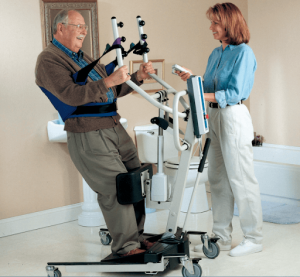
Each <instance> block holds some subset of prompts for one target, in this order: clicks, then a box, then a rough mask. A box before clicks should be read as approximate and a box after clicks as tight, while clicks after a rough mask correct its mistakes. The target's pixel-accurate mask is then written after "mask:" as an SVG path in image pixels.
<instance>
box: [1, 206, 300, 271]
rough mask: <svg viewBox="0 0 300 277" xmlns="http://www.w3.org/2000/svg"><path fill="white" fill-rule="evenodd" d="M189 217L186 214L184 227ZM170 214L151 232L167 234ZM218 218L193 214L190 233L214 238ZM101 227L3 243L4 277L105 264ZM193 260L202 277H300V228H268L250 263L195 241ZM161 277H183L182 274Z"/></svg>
mask: <svg viewBox="0 0 300 277" xmlns="http://www.w3.org/2000/svg"><path fill="white" fill-rule="evenodd" d="M184 217H185V213H181V215H180V220H179V224H180V226H182V224H183V221H184ZM167 218H168V211H157V212H155V213H152V214H148V215H147V220H146V226H145V230H146V232H149V233H163V232H164V231H165V224H166V220H167ZM211 227H212V214H211V211H207V212H204V213H199V214H192V215H191V217H190V219H189V222H188V230H198V231H200V230H201V231H208V233H210V232H211ZM233 227H234V231H233V243H232V246H233V247H234V246H236V245H238V244H239V243H240V242H241V241H242V239H243V236H242V232H241V229H240V226H239V220H238V217H234V219H233ZM98 231H99V228H98V227H81V226H79V225H78V224H77V221H73V222H68V223H65V224H60V225H55V226H52V227H48V228H43V229H39V230H35V231H31V232H26V233H22V234H18V235H13V236H9V237H4V238H0V276H47V274H46V271H45V266H46V264H47V262H74V261H82V262H84V261H93V262H96V261H99V260H100V259H102V258H104V257H105V256H107V255H108V254H109V252H110V247H109V246H103V245H101V243H100V239H99V234H98ZM190 240H191V248H190V249H191V257H201V258H202V260H201V261H200V265H201V267H202V270H203V274H202V276H300V224H294V225H277V224H272V223H267V222H264V249H263V252H261V253H256V254H252V255H249V256H244V257H230V256H229V255H228V253H229V251H221V253H220V255H219V256H218V257H217V258H216V259H213V260H211V259H208V258H206V257H205V256H204V254H203V253H196V252H193V251H192V250H193V248H194V246H195V245H196V244H199V243H200V237H198V236H190ZM59 270H60V271H61V272H62V276H125V275H126V276H147V275H145V274H144V273H141V274H140V273H67V272H66V271H65V268H64V267H59ZM158 276H182V274H181V266H179V267H178V269H177V270H173V271H166V272H163V273H159V274H158Z"/></svg>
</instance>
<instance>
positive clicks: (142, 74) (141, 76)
mask: <svg viewBox="0 0 300 277" xmlns="http://www.w3.org/2000/svg"><path fill="white" fill-rule="evenodd" d="M148 73H152V74H153V73H155V70H154V68H153V66H152V62H147V63H142V64H141V65H140V68H139V70H138V71H137V75H136V78H137V80H138V81H139V82H140V81H142V80H145V79H151V77H150V76H149V75H148Z"/></svg>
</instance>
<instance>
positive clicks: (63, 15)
mask: <svg viewBox="0 0 300 277" xmlns="http://www.w3.org/2000/svg"><path fill="white" fill-rule="evenodd" d="M70 11H74V12H77V13H80V12H79V11H76V10H68V9H65V10H61V11H60V12H59V13H58V14H57V15H56V16H55V18H54V20H53V24H52V30H53V35H55V34H56V32H57V24H58V23H68V20H69V18H68V14H69V12H70Z"/></svg>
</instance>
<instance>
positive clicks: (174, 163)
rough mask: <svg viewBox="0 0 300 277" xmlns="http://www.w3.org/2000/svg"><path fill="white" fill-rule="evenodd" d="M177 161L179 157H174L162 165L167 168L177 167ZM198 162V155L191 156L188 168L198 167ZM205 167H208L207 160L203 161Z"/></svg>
mask: <svg viewBox="0 0 300 277" xmlns="http://www.w3.org/2000/svg"><path fill="white" fill-rule="evenodd" d="M179 162H180V157H174V158H171V159H168V160H167V161H166V162H165V163H164V165H165V167H167V168H172V169H178V167H179ZM199 163H200V157H199V156H194V157H192V159H191V163H190V166H189V169H198V167H199ZM206 167H208V161H207V160H206V161H205V164H204V168H206Z"/></svg>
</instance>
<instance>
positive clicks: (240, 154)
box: [207, 104, 262, 245]
mask: <svg viewBox="0 0 300 277" xmlns="http://www.w3.org/2000/svg"><path fill="white" fill-rule="evenodd" d="M208 114H209V133H208V134H207V137H209V138H211V145H210V148H209V151H208V162H209V167H208V179H209V183H210V188H211V200H212V212H213V233H214V234H215V235H217V236H219V237H220V238H221V240H222V243H223V244H225V245H226V244H231V233H232V218H233V210H234V202H235V203H236V204H237V207H238V210H239V219H240V224H241V228H242V230H243V233H244V236H245V238H246V239H249V240H251V241H252V242H254V243H262V209H261V200H260V191H259V185H258V182H257V180H256V178H255V175H254V167H253V150H252V140H253V125H252V120H251V116H250V114H249V111H248V109H247V107H246V106H245V105H243V104H241V105H234V106H227V107H226V108H224V109H216V108H210V107H209V108H208Z"/></svg>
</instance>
